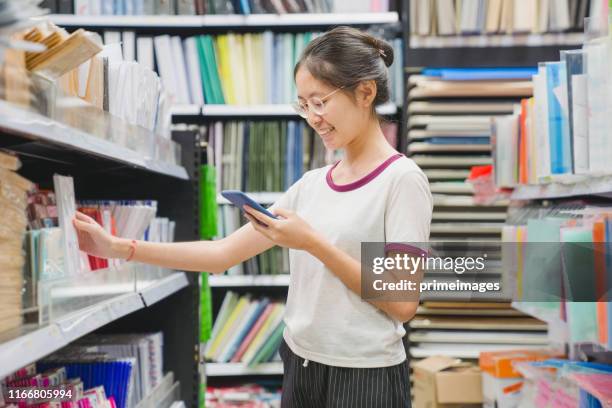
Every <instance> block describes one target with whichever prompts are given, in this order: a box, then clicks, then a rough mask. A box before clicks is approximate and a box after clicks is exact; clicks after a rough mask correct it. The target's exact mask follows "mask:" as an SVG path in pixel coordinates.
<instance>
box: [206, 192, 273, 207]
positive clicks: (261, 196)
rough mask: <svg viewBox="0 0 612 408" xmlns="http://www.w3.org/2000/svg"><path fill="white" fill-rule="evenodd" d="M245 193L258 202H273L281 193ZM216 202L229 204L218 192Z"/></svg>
mask: <svg viewBox="0 0 612 408" xmlns="http://www.w3.org/2000/svg"><path fill="white" fill-rule="evenodd" d="M247 195H248V196H249V197H251V198H252V199H253V200H255V202H257V203H259V204H274V203H275V202H276V201H277V200H278V199H279V198H280V197H281V195H283V193H268V192H252V193H250V192H247ZM217 204H230V202H229V201H228V200H227V199H225V198H224V197H223V196H222V195H221V194H219V195H217Z"/></svg>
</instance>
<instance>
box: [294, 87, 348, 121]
mask: <svg viewBox="0 0 612 408" xmlns="http://www.w3.org/2000/svg"><path fill="white" fill-rule="evenodd" d="M344 88H345V87H344V86H343V87H340V88H338V89H336V90H335V91H333V92H331V93H328V94H327V95H325V96H324V97H322V98H319V97H316V96H313V97H312V98H309V99H307V100H306V102H300V101H295V102H293V103H292V104H291V105H292V106H293V109H294V110H295V111H296V112H297V114H298V115H300V116H301V117H303V118H304V119H307V118H308V113H309V112H312V113H314V114H315V115H324V114H325V101H326V100H327V99H329V98H331V97H332V95H333V94H335V93H336V92H338V91H340V90H341V89H344Z"/></svg>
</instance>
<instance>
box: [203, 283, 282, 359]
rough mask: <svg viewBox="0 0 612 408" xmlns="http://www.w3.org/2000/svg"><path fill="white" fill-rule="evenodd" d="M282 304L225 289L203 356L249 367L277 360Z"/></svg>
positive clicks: (280, 333) (280, 337)
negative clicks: (240, 294) (225, 292)
mask: <svg viewBox="0 0 612 408" xmlns="http://www.w3.org/2000/svg"><path fill="white" fill-rule="evenodd" d="M284 310H285V305H284V304H283V303H280V302H275V301H271V300H270V299H269V298H261V299H255V298H253V297H252V296H250V295H244V296H239V295H238V294H237V293H235V292H232V291H228V292H227V294H226V295H225V298H224V299H223V304H222V305H221V308H220V310H219V313H218V314H217V318H216V320H215V324H214V326H213V330H212V336H211V340H210V341H209V342H208V344H207V345H206V350H205V354H204V355H205V357H206V359H207V360H209V361H214V362H217V363H229V362H231V363H241V364H244V365H246V366H249V367H253V366H256V365H258V364H260V363H265V362H269V361H272V360H279V359H280V358H279V357H278V347H279V346H280V343H281V341H282V335H283V329H284V327H285V324H284V322H283V314H284Z"/></svg>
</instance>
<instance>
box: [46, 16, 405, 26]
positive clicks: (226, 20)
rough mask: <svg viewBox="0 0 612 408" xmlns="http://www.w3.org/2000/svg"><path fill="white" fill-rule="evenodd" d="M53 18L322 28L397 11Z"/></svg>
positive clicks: (372, 20)
mask: <svg viewBox="0 0 612 408" xmlns="http://www.w3.org/2000/svg"><path fill="white" fill-rule="evenodd" d="M48 18H49V20H50V21H52V22H54V23H55V24H57V25H60V26H66V27H77V26H78V27H134V28H137V27H155V28H159V29H162V28H204V29H206V28H265V27H304V26H305V27H320V26H335V25H372V24H395V23H398V21H399V17H398V13H396V12H388V13H342V14H335V13H333V14H332V13H312V14H300V13H297V14H252V15H248V16H244V15H238V14H230V15H204V16H170V15H169V16H77V15H68V14H51V15H49V16H48Z"/></svg>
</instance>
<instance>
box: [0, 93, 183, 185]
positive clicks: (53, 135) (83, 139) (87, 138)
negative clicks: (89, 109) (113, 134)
mask: <svg viewBox="0 0 612 408" xmlns="http://www.w3.org/2000/svg"><path fill="white" fill-rule="evenodd" d="M0 112H2V114H0V134H1V133H5V134H10V135H15V136H18V137H23V138H25V139H29V140H34V141H37V142H43V143H48V144H51V145H54V146H57V147H63V148H67V149H69V150H73V151H77V152H80V153H83V154H85V155H89V156H95V157H102V158H104V159H106V160H110V161H113V162H115V163H121V164H124V165H128V166H132V167H136V168H140V169H143V170H147V171H151V172H155V173H160V174H164V175H167V176H171V177H176V178H179V179H183V180H187V179H188V178H189V177H188V176H187V171H186V170H185V168H183V167H181V166H178V165H174V164H170V163H164V162H160V161H156V160H147V159H144V158H143V157H142V154H141V153H138V152H136V151H133V150H130V149H128V148H125V147H123V146H119V145H117V144H115V143H112V142H109V141H107V140H104V139H102V138H99V137H96V136H93V135H91V134H88V133H86V132H83V131H81V130H78V129H75V128H72V127H69V126H67V125H65V124H63V123H60V122H57V121H54V120H52V119H49V118H47V117H45V116H42V115H40V114H37V113H34V112H31V111H28V110H25V109H22V108H19V107H17V106H15V105H12V104H10V103H7V102H5V101H0ZM9 147H10V146H9Z"/></svg>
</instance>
